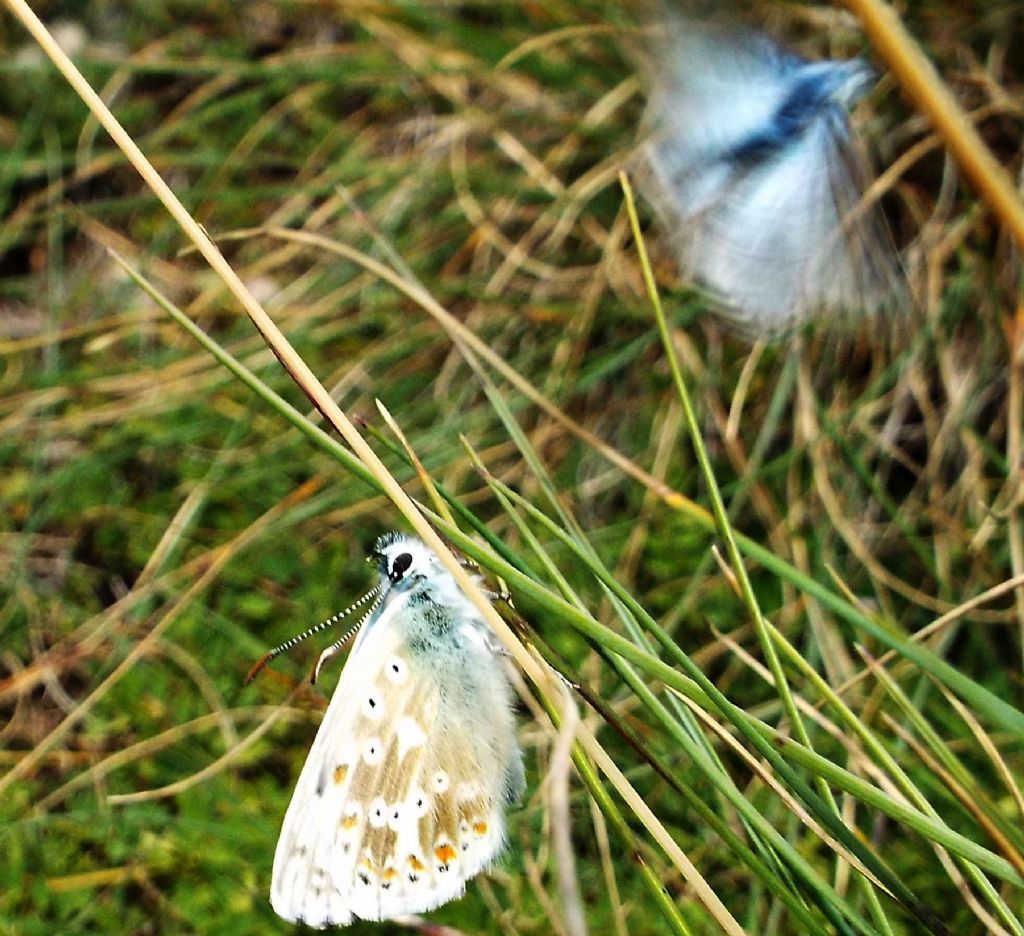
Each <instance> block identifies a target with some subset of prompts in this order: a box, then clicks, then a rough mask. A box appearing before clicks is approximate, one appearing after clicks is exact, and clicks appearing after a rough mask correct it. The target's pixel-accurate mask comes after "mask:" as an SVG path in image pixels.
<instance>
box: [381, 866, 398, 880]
mask: <svg viewBox="0 0 1024 936" xmlns="http://www.w3.org/2000/svg"><path fill="white" fill-rule="evenodd" d="M381 877H383V878H384V880H385V881H393V880H394V879H395V878H396V877H398V872H397V871H396V870H395V869H394V868H385V869H384V873H383V874H382V875H381Z"/></svg>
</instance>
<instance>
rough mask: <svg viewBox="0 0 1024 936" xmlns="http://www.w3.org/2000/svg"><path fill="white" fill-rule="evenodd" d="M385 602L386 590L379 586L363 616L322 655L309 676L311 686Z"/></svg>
mask: <svg viewBox="0 0 1024 936" xmlns="http://www.w3.org/2000/svg"><path fill="white" fill-rule="evenodd" d="M383 600H384V590H383V583H382V585H378V586H377V597H376V598H375V599H374V602H373V604H372V605H370V607H368V608H367V609H366V611H365V612H364V613H363V616H362V617H361V618H360V619H359V620H358V621H356V623H355V624H353V625H352V626H351V627H350V628H349V629H348V630H347V631H345V633H344V634H342V635H341V636H340V637H339V638H338V639H337V640H336V641H334V643H332V644H331V645H330V646H329V647H328V648H327V649H326V650H324V652H323V653H321V654H320V656H319V658H318V659H317V661H316V663H315V664H314V666H313V669H312V671H311V672H310V674H309V684H310V685H311V686H312V685H315V684H316V681H317V679H319V677H320V670H321V668H322V667H323V665H324V663H326V662H327V661H328V660H329V659H330V658H331V657H332V656H334V654H336V653H337V652H338V651H339V650H340V649H341V648H342V647H344V646H345V644H347V643H348V642H349V641H350V640H351V639H352V638H353V637H354V636H355V635H356V633H357V632H358V631H359V629H360V628H361V627H362V626H363V625H364V624H365V623H366V621H367V619H368V618H369V617H370V615H371V614H373V612H374V611H376V610H377V606H378V605H379V604H380V603H381V602H382V601H383Z"/></svg>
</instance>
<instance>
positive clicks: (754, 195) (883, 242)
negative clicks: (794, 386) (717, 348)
mask: <svg viewBox="0 0 1024 936" xmlns="http://www.w3.org/2000/svg"><path fill="white" fill-rule="evenodd" d="M871 81H872V75H871V72H870V70H869V68H868V67H867V65H866V64H865V63H864V62H862V61H860V60H857V59H854V60H850V61H818V62H812V61H807V60H805V59H802V58H800V57H799V56H797V55H794V54H791V53H789V52H786V51H784V50H782V49H780V48H779V47H778V46H776V45H775V44H774V43H773V42H771V41H770V40H769V39H768V38H767V37H765V36H763V35H760V34H758V33H753V32H750V31H746V30H744V29H742V28H741V27H738V26H723V25H710V24H705V23H699V22H696V21H693V20H689V19H677V20H670V21H669V23H668V25H667V27H666V29H665V30H663V31H662V32H661V34H660V39H659V41H658V43H657V45H656V46H655V50H654V61H653V64H652V66H651V68H650V83H651V91H650V98H649V102H648V110H647V116H646V118H645V123H646V125H647V127H648V130H649V134H650V137H649V141H648V143H647V145H646V160H647V163H648V165H649V168H650V177H649V179H648V195H649V198H650V200H651V201H652V203H653V204H654V206H655V208H656V209H657V210H658V212H659V214H660V215H661V217H662V220H663V222H664V224H665V225H666V227H667V228H668V230H669V231H670V232H671V237H672V240H673V242H674V244H675V246H676V249H677V253H678V256H679V259H680V263H681V266H682V268H683V271H684V273H685V274H686V275H687V276H689V277H691V278H692V279H693V280H694V281H695V282H696V283H697V284H699V285H701V286H702V287H704V288H705V289H706V290H708V292H709V293H710V294H711V295H712V297H713V298H714V299H716V300H717V302H718V304H719V305H720V306H721V307H722V310H723V312H724V313H725V314H726V315H727V316H728V317H730V318H733V319H734V320H735V321H737V322H738V323H739V324H740V326H741V327H745V328H746V329H747V330H749V331H752V332H761V333H770V332H773V331H778V330H780V329H784V328H786V327H788V326H791V325H793V324H795V323H798V322H800V321H802V320H803V319H805V318H807V317H808V316H811V315H815V314H834V313H837V312H840V311H867V312H872V311H876V310H878V309H880V308H883V307H888V306H891V305H894V304H896V303H898V302H900V301H902V277H901V274H900V269H899V263H898V260H897V258H896V253H895V249H894V247H893V244H892V239H891V237H890V235H889V231H888V229H887V228H886V226H885V224H884V222H883V221H882V219H881V217H880V215H879V213H878V210H877V206H875V205H866V204H865V203H864V202H863V201H862V195H863V192H864V188H865V186H866V185H867V183H868V181H869V180H870V177H871V173H870V170H869V169H868V166H867V162H866V160H865V158H864V156H863V155H862V154H861V152H860V150H859V149H858V147H857V145H856V141H855V140H854V138H853V131H852V129H851V127H850V121H849V115H848V110H849V108H850V107H852V105H853V104H854V103H855V102H856V101H857V100H858V99H859V98H860V97H861V96H862V95H863V94H864V93H865V91H866V90H867V89H868V87H869V86H870V84H871Z"/></svg>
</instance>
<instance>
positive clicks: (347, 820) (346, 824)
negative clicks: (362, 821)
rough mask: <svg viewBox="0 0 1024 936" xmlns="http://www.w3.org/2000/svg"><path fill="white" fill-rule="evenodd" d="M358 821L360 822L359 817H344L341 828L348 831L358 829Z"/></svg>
mask: <svg viewBox="0 0 1024 936" xmlns="http://www.w3.org/2000/svg"><path fill="white" fill-rule="evenodd" d="M358 821H359V817H358V816H342V817H341V827H342V828H343V829H346V830H348V829H354V828H355V827H356V823H357V822H358Z"/></svg>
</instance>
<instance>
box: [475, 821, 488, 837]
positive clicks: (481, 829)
mask: <svg viewBox="0 0 1024 936" xmlns="http://www.w3.org/2000/svg"><path fill="white" fill-rule="evenodd" d="M473 831H474V832H475V833H476V834H477V835H485V834H486V833H487V823H486V822H474V823H473Z"/></svg>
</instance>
